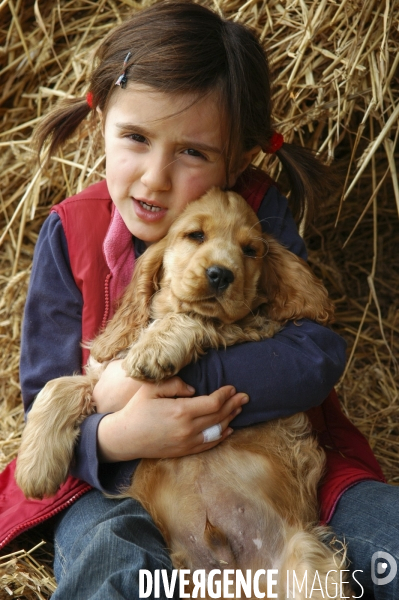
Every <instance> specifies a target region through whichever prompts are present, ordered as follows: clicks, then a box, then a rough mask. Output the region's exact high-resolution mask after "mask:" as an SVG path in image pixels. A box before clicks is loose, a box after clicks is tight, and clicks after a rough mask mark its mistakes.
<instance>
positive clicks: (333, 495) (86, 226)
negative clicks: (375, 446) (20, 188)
mask: <svg viewBox="0 0 399 600" xmlns="http://www.w3.org/2000/svg"><path fill="white" fill-rule="evenodd" d="M271 183H272V181H271V180H270V179H269V178H268V177H267V176H266V175H265V174H263V173H255V174H254V175H253V177H252V179H251V183H250V185H247V186H245V185H244V184H242V183H241V185H238V186H236V188H235V189H236V191H238V192H239V193H240V194H242V195H243V196H244V197H245V199H246V200H247V202H248V203H249V204H250V206H251V207H252V208H253V209H254V210H255V212H257V210H258V209H259V206H260V203H261V201H262V199H263V197H264V195H265V193H266V191H267V189H268V188H269V187H270V185H271ZM112 207H113V204H112V201H111V198H110V196H109V194H108V189H107V186H106V183H105V182H101V183H97V184H94V185H92V186H90V187H89V188H87V189H86V190H84V191H83V192H81V193H80V194H77V195H76V196H73V197H71V198H68V199H67V200H64V202H62V203H61V204H59V205H58V206H56V207H54V208H53V209H52V210H53V211H55V212H57V213H58V214H59V216H60V218H61V221H62V224H63V227H64V231H65V235H66V239H67V243H68V253H69V259H70V263H71V268H72V272H73V275H74V279H75V282H76V285H77V286H78V288H79V289H80V291H81V292H82V297H83V314H82V339H84V340H90V339H92V338H93V337H94V336H95V335H96V334H97V332H98V331H99V329H100V327H101V326H102V325H103V324H104V323H105V322H106V321H107V319H108V318H109V315H110V308H111V307H110V298H109V283H110V278H111V276H112V275H111V273H110V270H109V268H108V266H107V263H106V260H105V257H104V254H103V249H102V242H103V240H104V238H105V235H106V232H107V230H108V227H109V224H110V221H111V214H112ZM93 215H94V217H93ZM91 223H94V224H95V226H91ZM101 290H103V293H102V292H101ZM86 361H87V353H86V351H83V357H82V364H86ZM308 415H309V417H310V419H311V421H312V424H313V427H314V429H315V431H316V432H317V434H318V437H319V440H320V443H321V445H322V446H323V447H324V449H325V451H326V455H327V471H326V475H325V478H324V481H323V484H322V485H321V487H320V505H321V515H320V518H321V521H322V522H328V521H329V520H330V519H331V517H332V514H333V511H334V508H335V506H336V504H337V502H338V500H339V498H340V497H341V495H342V494H343V492H344V491H345V490H346V489H348V488H349V487H351V486H352V485H354V484H355V483H358V482H359V481H363V480H366V479H375V480H379V481H384V476H383V474H382V471H381V469H380V467H379V465H378V463H377V461H376V459H375V457H374V455H373V453H372V451H371V449H370V446H369V445H368V443H367V440H366V439H365V438H364V437H363V435H362V434H361V433H360V432H359V431H358V430H357V429H356V428H355V427H354V426H353V425H352V424H351V423H350V421H349V420H348V419H347V418H346V417H345V416H344V414H343V413H342V411H341V409H340V406H339V400H338V398H337V395H336V393H335V391H334V390H333V391H332V392H331V393H330V395H329V396H328V397H327V399H326V400H325V401H324V403H323V404H322V405H321V406H320V407H316V408H313V409H311V410H309V411H308ZM14 470H15V461H13V462H12V463H10V464H9V465H8V466H7V467H6V469H5V470H4V471H3V473H1V474H0V548H2V547H3V546H5V545H6V544H7V543H8V542H9V541H10V540H11V539H13V538H14V537H16V536H17V535H19V534H20V533H22V532H23V531H25V530H26V529H29V528H31V527H33V526H35V525H37V524H39V523H41V522H43V521H45V520H46V519H48V518H50V517H52V516H53V515H55V514H57V513H58V512H60V511H61V510H63V509H64V508H66V507H67V506H69V505H70V504H72V503H73V502H74V501H75V500H76V499H77V498H79V497H80V496H81V495H83V494H84V493H85V492H86V491H88V490H89V489H90V486H89V485H88V484H87V483H84V482H82V481H79V480H77V479H75V478H74V477H69V478H68V479H67V481H66V482H65V484H64V485H63V486H61V488H60V489H59V490H58V492H57V494H56V495H55V496H54V497H52V498H47V499H44V500H26V499H25V497H24V496H23V494H22V492H21V490H20V489H19V488H18V486H17V485H16V483H15V479H14Z"/></svg>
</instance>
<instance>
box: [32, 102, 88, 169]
mask: <svg viewBox="0 0 399 600" xmlns="http://www.w3.org/2000/svg"><path fill="white" fill-rule="evenodd" d="M91 110H92V109H91V107H90V106H89V104H88V102H87V99H86V98H69V99H67V100H63V101H62V102H61V103H60V104H59V105H58V106H57V107H56V108H55V109H54V110H53V111H52V112H50V113H49V114H48V115H46V116H45V117H44V118H43V120H42V121H41V122H40V124H39V126H38V127H37V129H36V132H35V141H36V147H37V152H38V155H39V157H40V154H41V152H42V151H43V148H44V146H45V144H46V142H47V141H48V140H49V141H50V144H49V147H48V149H47V151H46V160H48V159H49V158H50V156H52V155H53V154H54V153H55V152H56V151H57V150H58V148H60V147H61V146H62V145H63V144H64V142H66V140H67V139H68V138H70V137H71V136H72V135H73V133H74V132H75V131H76V129H77V128H78V126H79V125H80V124H81V122H82V121H83V120H84V119H85V118H86V117H87V116H88V115H89V113H90V112H91Z"/></svg>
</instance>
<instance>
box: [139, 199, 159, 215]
mask: <svg viewBox="0 0 399 600" xmlns="http://www.w3.org/2000/svg"><path fill="white" fill-rule="evenodd" d="M138 203H139V204H140V205H141V206H142V207H143V208H145V209H146V210H150V211H151V212H160V211H161V210H162V208H161V207H160V206H154V205H153V204H147V203H146V202H143V201H142V200H138Z"/></svg>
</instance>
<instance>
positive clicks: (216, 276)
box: [206, 265, 234, 292]
mask: <svg viewBox="0 0 399 600" xmlns="http://www.w3.org/2000/svg"><path fill="white" fill-rule="evenodd" d="M206 276H207V278H208V281H209V284H210V286H211V288H212V289H214V290H216V291H217V292H223V291H224V290H225V289H227V288H228V287H229V285H230V283H233V281H234V273H233V272H232V271H230V269H225V268H224V267H220V266H219V265H212V266H211V267H209V268H208V269H207V270H206Z"/></svg>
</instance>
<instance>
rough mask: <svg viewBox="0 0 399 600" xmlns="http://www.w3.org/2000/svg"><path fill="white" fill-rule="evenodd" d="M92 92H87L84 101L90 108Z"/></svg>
mask: <svg viewBox="0 0 399 600" xmlns="http://www.w3.org/2000/svg"><path fill="white" fill-rule="evenodd" d="M93 100H94V98H93V92H87V94H86V102H87V104H88V105H89V108H90V110H93Z"/></svg>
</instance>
